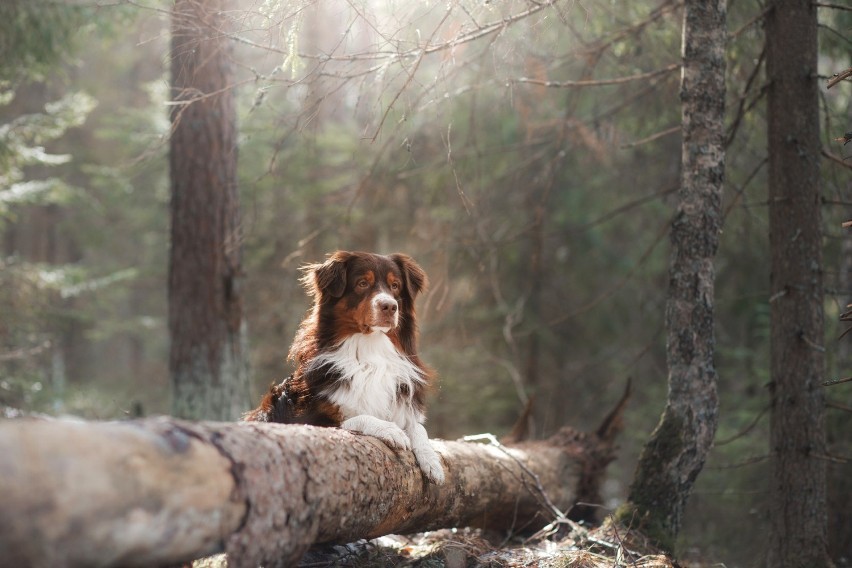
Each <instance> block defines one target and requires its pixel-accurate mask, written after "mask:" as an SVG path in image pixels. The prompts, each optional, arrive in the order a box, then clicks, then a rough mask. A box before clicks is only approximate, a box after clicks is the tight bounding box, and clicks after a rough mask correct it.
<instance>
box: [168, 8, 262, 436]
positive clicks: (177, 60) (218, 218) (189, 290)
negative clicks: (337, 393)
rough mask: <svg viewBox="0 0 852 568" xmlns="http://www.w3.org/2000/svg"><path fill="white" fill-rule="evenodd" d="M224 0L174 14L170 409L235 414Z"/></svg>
mask: <svg viewBox="0 0 852 568" xmlns="http://www.w3.org/2000/svg"><path fill="white" fill-rule="evenodd" d="M224 7H225V1H224V0H177V1H176V2H175V5H174V11H173V15H172V62H171V83H172V96H173V97H174V100H175V102H176V103H179V104H176V106H174V107H173V111H172V116H171V118H172V136H171V142H170V144H171V146H170V152H169V158H170V161H169V164H170V171H171V190H172V198H171V217H172V225H171V253H170V257H169V332H170V335H171V353H170V359H169V369H170V372H171V377H172V387H173V388H172V391H173V414H174V415H176V416H179V417H182V418H192V419H202V418H203V419H211V420H236V419H237V418H238V417H239V414H240V412H241V411H242V410H244V409H245V408H248V406H249V387H248V371H247V357H248V353H247V348H246V345H245V344H246V340H245V337H246V331H245V326H244V323H243V317H242V305H241V296H240V281H241V278H242V269H241V237H240V204H239V194H238V192H237V173H236V172H237V130H236V109H235V105H234V94H233V90H232V85H231V70H230V60H229V56H230V44H229V42H228V39H227V37H226V36H225V34H223V33H222V29H223V27H224V26H225V20H224V18H223V17H222V15H221V14H222V12H223V9H224Z"/></svg>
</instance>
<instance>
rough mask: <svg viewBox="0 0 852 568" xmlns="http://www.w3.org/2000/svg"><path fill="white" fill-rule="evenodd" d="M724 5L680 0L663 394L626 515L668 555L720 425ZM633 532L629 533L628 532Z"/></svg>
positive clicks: (623, 512) (714, 0)
mask: <svg viewBox="0 0 852 568" xmlns="http://www.w3.org/2000/svg"><path fill="white" fill-rule="evenodd" d="M725 22H726V6H725V0H712V1H709V2H706V1H704V0H687V2H686V4H685V13H684V23H683V30H684V31H683V72H682V73H683V75H682V82H681V101H682V135H683V142H682V148H683V151H682V156H681V160H682V164H681V167H682V173H681V187H680V193H679V205H678V211H677V214H676V216H675V218H674V220H673V222H672V228H671V241H672V250H671V261H670V265H669V292H668V302H667V304H666V328H667V334H668V335H667V359H668V367H669V377H668V384H669V394H668V401H667V404H666V408H665V411H664V412H663V415H662V417H661V419H660V423H659V425H658V426H657V428H656V429H655V430H654V432H653V433H652V434H651V439H650V440H649V441H648V443H647V444H646V445H645V448H644V450H643V452H642V455H641V456H640V459H639V463H638V465H637V469H636V474H635V476H634V479H633V484H632V485H631V487H630V494H629V496H628V505H627V506H626V507H625V508H623V509H622V510H621V512H620V514H619V517H620V518H621V519H622V520H624V521H626V522H630V521H631V518H632V517H633V515H634V513H636V514H637V515H636V519H637V520H638V519H641V520H642V521H641V522H642V523H643V525H644V526H643V527H642V528H643V529H644V531H645V532H646V533H647V534H648V535H649V536H650V537H652V538H653V539H654V540H656V541H657V542H658V543H659V544H660V545H662V546H663V547H665V548H668V549H671V548H672V546H673V544H674V537H675V536H676V535H677V533H678V531H679V530H680V525H681V515H682V514H683V510H684V507H685V506H686V502H687V500H688V499H689V494H690V492H691V491H692V485H693V483H694V482H695V478H696V477H697V476H698V474H699V472H700V471H701V468H702V467H703V466H704V461H705V459H706V456H707V453H708V452H709V451H710V448H711V446H712V443H713V437H714V435H715V433H716V424H717V417H718V398H717V395H716V369H715V366H714V362H713V355H714V351H715V337H714V333H713V301H714V298H713V291H714V280H715V271H714V267H713V258H714V257H715V255H716V250H717V248H718V245H719V233H720V231H721V227H722V213H721V203H722V182H723V179H724V168H725V166H724V158H725V150H724V115H725V112H724V111H725V103H724V101H725V41H726V37H727V32H726V27H725ZM634 526H635V523H634Z"/></svg>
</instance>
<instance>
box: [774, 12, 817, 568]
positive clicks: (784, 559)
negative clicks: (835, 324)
mask: <svg viewBox="0 0 852 568" xmlns="http://www.w3.org/2000/svg"><path fill="white" fill-rule="evenodd" d="M771 7H772V10H771V11H770V12H769V14H768V15H767V17H766V41H767V49H766V70H767V74H768V75H769V83H770V88H769V134H768V135H769V140H768V146H769V233H770V247H771V262H772V275H771V278H770V287H771V288H770V290H771V296H770V306H771V311H770V323H771V335H770V343H771V345H770V349H771V362H770V371H771V374H772V383H771V393H772V401H771V405H772V406H771V408H772V410H771V420H770V428H771V433H770V454H771V469H772V474H771V475H772V477H771V487H770V494H769V502H770V503H771V511H770V515H769V517H770V519H771V527H772V530H771V535H770V542H769V550H768V557H767V566H771V567H772V568H787V567H790V568H792V567H794V566H795V567H800V566H808V567H813V568H817V567H820V566H827V565H830V562H829V560H828V555H827V553H826V532H827V530H826V491H825V480H826V469H825V461H824V456H825V444H826V443H825V431H824V400H823V397H824V394H823V389H822V388H821V386H820V383H821V382H822V380H823V375H824V347H823V343H824V337H825V331H824V322H823V283H822V276H823V275H822V235H821V215H820V184H819V166H820V150H821V145H820V140H819V106H818V104H819V94H818V85H817V80H818V79H817V13H816V10H817V8H816V6H815V5H814V4H813V3H812V2H810V1H808V0H783V1H776V2H773V4H772V6H771Z"/></svg>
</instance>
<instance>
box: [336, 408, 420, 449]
mask: <svg viewBox="0 0 852 568" xmlns="http://www.w3.org/2000/svg"><path fill="white" fill-rule="evenodd" d="M340 427H341V428H343V429H345V430H351V431H353V432H361V433H362V434H367V435H368V436H373V437H375V438H379V439H380V440H382V441H383V442H384V443H385V444H387V445H388V446H390V447H391V448H394V449H400V450H408V449H411V440H409V439H408V434H406V433H405V432H403V431H402V428H400V427H399V426H397V425H396V424H394V423H393V422H388V421H386V420H380V419H378V418H375V417H373V416H367V415H361V416H355V417H354V418H350V419H349V420H345V421H344V422H343V424H341V425H340Z"/></svg>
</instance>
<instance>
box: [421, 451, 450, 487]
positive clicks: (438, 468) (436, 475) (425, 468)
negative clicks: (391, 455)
mask: <svg viewBox="0 0 852 568" xmlns="http://www.w3.org/2000/svg"><path fill="white" fill-rule="evenodd" d="M414 457H415V458H417V464H418V465H419V466H420V470H421V471H422V472H423V473H424V474H425V475H426V477H428V478H429V479H430V480H431V481H432V483H434V484H435V485H443V484H444V466H443V465H441V458H440V456H438V454H437V452H435V450H433V449H432V446H429V445H426V446H419V447H417V448H415V449H414Z"/></svg>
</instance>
